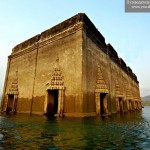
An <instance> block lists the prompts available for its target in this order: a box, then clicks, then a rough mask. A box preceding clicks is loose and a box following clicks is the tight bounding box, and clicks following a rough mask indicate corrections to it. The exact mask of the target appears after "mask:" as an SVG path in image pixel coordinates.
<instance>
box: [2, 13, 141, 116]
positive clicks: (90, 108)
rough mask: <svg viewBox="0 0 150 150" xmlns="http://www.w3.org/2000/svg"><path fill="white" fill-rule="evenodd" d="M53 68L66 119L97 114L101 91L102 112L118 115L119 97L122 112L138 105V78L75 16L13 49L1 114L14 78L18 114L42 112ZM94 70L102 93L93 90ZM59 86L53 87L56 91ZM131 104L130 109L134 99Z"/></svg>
mask: <svg viewBox="0 0 150 150" xmlns="http://www.w3.org/2000/svg"><path fill="white" fill-rule="evenodd" d="M57 65H59V69H60V71H61V77H63V79H62V80H63V86H62V85H61V87H63V90H64V91H63V92H62V91H61V92H60V93H61V94H62V93H63V94H64V95H63V96H62V95H61V94H58V95H59V96H58V97H57V100H58V101H59V102H62V103H61V107H63V108H62V110H63V113H64V114H65V115H66V116H67V115H68V116H69V115H70V116H72V115H74V116H80V115H81V114H84V115H87V116H89V115H96V113H97V112H98V111H99V110H98V109H99V108H98V107H99V105H100V104H97V103H99V102H100V100H99V99H100V93H102V92H105V94H106V96H105V98H104V99H103V101H104V104H103V105H104V109H105V114H107V113H108V114H111V113H116V112H117V111H118V108H117V107H118V106H117V105H116V104H117V103H116V101H118V98H121V101H122V102H121V103H120V107H121V105H122V104H124V112H126V111H127V110H128V108H129V105H128V104H127V100H128V101H130V100H135V101H136V100H137V101H139V102H140V93H139V85H138V81H137V78H136V75H135V74H134V73H133V72H132V70H131V68H129V67H127V65H126V64H125V62H124V61H123V59H121V58H119V57H118V54H117V52H116V51H115V50H114V48H113V47H112V46H111V45H110V44H107V45H106V43H105V38H104V37H103V36H102V35H101V33H100V32H99V31H98V30H97V29H96V27H95V26H94V25H93V24H92V22H91V21H90V20H89V19H88V18H87V17H86V15H85V14H78V15H76V16H74V17H72V18H70V19H68V20H66V21H64V22H62V23H60V24H58V25H56V26H54V27H52V28H50V29H48V30H46V31H44V32H42V33H41V34H38V35H36V36H34V37H32V38H31V39H28V40H26V41H24V42H22V43H20V44H18V45H17V46H15V47H14V48H13V50H12V54H11V55H10V56H9V61H8V67H7V73H6V80H5V84H4V91H3V98H2V110H3V111H5V110H6V107H7V106H6V105H7V103H6V102H7V97H8V96H7V93H8V92H9V89H10V87H11V86H12V81H13V80H14V78H15V77H17V84H16V85H15V86H17V87H18V89H17V92H19V94H15V92H16V91H13V90H12V92H14V93H13V94H14V95H15V98H16V97H17V102H16V101H15V98H14V103H15V104H17V112H19V113H34V114H43V113H45V108H47V106H48V103H47V102H48V101H47V97H48V96H47V95H48V90H50V89H51V88H50V86H51V85H52V82H51V78H52V76H53V73H54V69H56V68H57V67H56V66H57ZM98 69H99V71H100V72H99V74H102V79H101V80H102V81H103V82H104V83H103V86H104V87H105V89H103V87H101V85H99V88H98V90H97V89H96V87H97V81H98V80H97V79H98ZM16 71H17V76H16ZM61 83H62V82H61ZM57 85H58V84H57ZM57 85H55V87H56V89H57V90H60V89H59V88H60V87H57ZM14 89H15V88H14ZM52 89H53V88H52ZM96 90H97V93H96ZM10 95H11V94H10ZM96 97H97V100H96ZM60 99H61V100H60ZM59 102H58V103H59ZM132 103H133V104H132V105H134V101H133V102H132ZM130 105H131V104H130ZM57 107H59V106H57ZM61 107H59V108H58V109H59V112H61V111H60V109H61ZM97 108H98V109H97ZM98 113H99V112H98ZM99 114H100V113H99ZM59 115H63V114H59ZM81 116H82V115H81Z"/></svg>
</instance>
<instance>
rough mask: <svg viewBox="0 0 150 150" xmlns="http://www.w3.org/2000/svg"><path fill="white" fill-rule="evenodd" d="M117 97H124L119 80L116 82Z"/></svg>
mask: <svg viewBox="0 0 150 150" xmlns="http://www.w3.org/2000/svg"><path fill="white" fill-rule="evenodd" d="M115 88H116V97H124V96H123V92H122V89H121V87H120V84H119V82H118V80H116V87H115Z"/></svg>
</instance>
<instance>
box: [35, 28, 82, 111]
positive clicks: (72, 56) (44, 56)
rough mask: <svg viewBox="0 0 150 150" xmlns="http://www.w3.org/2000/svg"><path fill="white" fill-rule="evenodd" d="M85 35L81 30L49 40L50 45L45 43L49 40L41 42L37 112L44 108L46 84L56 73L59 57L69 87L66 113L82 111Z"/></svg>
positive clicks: (37, 83)
mask: <svg viewBox="0 0 150 150" xmlns="http://www.w3.org/2000/svg"><path fill="white" fill-rule="evenodd" d="M81 36H82V32H81V30H79V31H77V32H75V33H73V34H71V35H68V36H66V37H63V38H60V39H58V40H55V41H53V42H51V41H50V39H47V44H45V45H44V44H43V43H44V42H45V41H39V51H38V57H37V71H36V78H35V88H34V100H33V112H38V111H39V110H41V111H42V110H43V107H44V106H43V105H44V100H45V94H46V88H47V86H46V83H48V82H49V81H50V79H51V76H52V74H53V72H54V67H55V66H56V59H57V57H59V66H60V69H61V72H62V75H63V76H64V79H63V81H64V86H65V87H66V88H65V106H64V112H67V113H73V112H82V107H83V106H82V91H81V90H82V89H81V88H82V85H81V74H82V72H81V71H82V70H81V67H82V66H81V64H82V57H81V50H82V38H81ZM39 106H41V108H40V107H39ZM39 108H40V109H39Z"/></svg>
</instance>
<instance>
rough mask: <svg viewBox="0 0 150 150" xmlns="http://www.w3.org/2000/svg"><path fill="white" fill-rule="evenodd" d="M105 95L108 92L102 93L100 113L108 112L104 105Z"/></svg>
mask: <svg viewBox="0 0 150 150" xmlns="http://www.w3.org/2000/svg"><path fill="white" fill-rule="evenodd" d="M105 96H106V93H100V115H105V114H106V108H105V105H104V100H105Z"/></svg>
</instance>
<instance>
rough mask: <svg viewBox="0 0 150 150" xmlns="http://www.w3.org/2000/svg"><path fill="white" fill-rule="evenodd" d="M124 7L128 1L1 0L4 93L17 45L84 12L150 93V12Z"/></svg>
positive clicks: (0, 84)
mask: <svg viewBox="0 0 150 150" xmlns="http://www.w3.org/2000/svg"><path fill="white" fill-rule="evenodd" d="M124 7H125V6H124V0H115V1H114V0H0V94H1V93H2V89H3V84H4V77H5V72H6V64H7V56H8V55H10V54H11V50H12V48H13V47H14V46H15V45H17V44H19V43H20V42H22V41H25V40H27V39H28V38H31V37H32V36H34V35H36V34H38V33H41V32H42V31H44V30H46V29H48V28H50V27H52V26H54V25H56V24H58V23H60V22H62V21H64V20H65V19H68V18H70V17H71V16H73V15H75V14H77V13H79V12H83V13H86V14H87V16H88V17H89V18H90V20H91V21H92V22H93V23H94V25H95V26H96V27H97V28H98V30H99V31H100V32H101V33H102V35H103V36H104V37H105V40H106V43H111V44H112V45H113V47H114V48H115V49H116V51H117V52H118V55H119V56H120V57H122V58H123V59H124V60H125V62H126V64H127V65H128V66H130V67H131V68H132V70H133V72H134V73H135V74H136V75H137V77H138V80H139V82H140V84H139V85H140V89H141V95H142V96H145V95H149V94H150V79H149V76H150V69H149V68H150V13H125V11H124ZM18 63H19V62H18Z"/></svg>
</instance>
